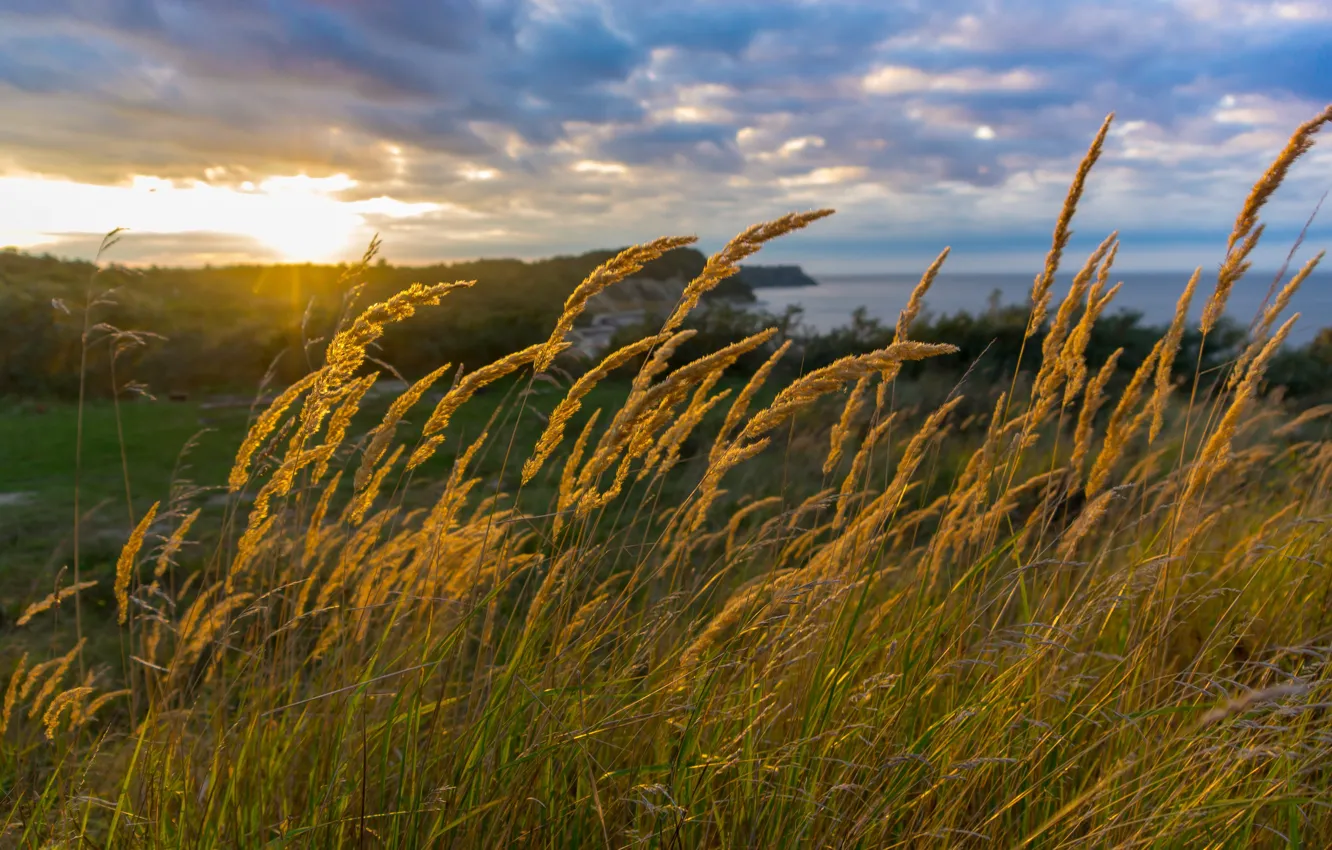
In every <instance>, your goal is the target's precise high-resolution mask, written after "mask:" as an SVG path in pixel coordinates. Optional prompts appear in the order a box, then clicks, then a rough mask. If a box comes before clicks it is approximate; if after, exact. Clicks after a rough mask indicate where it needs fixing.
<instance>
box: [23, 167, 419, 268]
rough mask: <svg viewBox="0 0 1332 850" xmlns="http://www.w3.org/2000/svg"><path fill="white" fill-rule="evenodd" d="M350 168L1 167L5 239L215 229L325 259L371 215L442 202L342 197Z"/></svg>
mask: <svg viewBox="0 0 1332 850" xmlns="http://www.w3.org/2000/svg"><path fill="white" fill-rule="evenodd" d="M356 185H357V183H356V181H355V180H353V179H352V178H350V177H348V176H347V175H346V174H334V175H331V176H329V177H310V176H307V175H304V174H297V175H276V176H272V177H268V178H267V179H265V180H262V181H260V182H259V183H258V184H251V183H249V182H246V183H243V184H241V185H240V186H239V187H231V186H217V185H213V184H210V183H205V182H203V181H201V180H192V181H171V180H164V179H162V178H160V177H150V176H144V175H139V176H136V177H134V178H133V179H132V180H131V181H130V182H129V184H128V185H119V186H98V185H92V184H88V183H76V182H73V181H69V180H58V179H50V178H44V177H39V176H26V175H25V176H13V177H0V197H4V198H5V199H6V200H7V201H8V203H6V204H4V205H3V206H0V245H13V246H15V247H19V248H28V247H33V246H36V245H41V244H45V243H49V242H51V241H53V240H54V239H55V238H58V237H59V236H63V235H68V234H102V233H105V232H107V231H109V230H111V229H113V228H116V227H125V228H128V229H129V230H131V231H133V232H137V233H156V234H182V233H202V232H206V233H219V234H233V235H239V236H246V237H250V238H252V239H254V240H255V241H256V242H258V243H259V244H261V245H263V246H266V247H268V248H270V249H271V250H273V251H274V252H276V253H277V254H278V255H279V256H280V257H281V259H283V260H285V261H288V262H306V261H310V262H313V261H327V260H333V259H337V258H340V257H342V256H343V255H344V254H347V253H348V252H351V251H354V250H355V249H356V248H357V246H356V244H355V242H356V240H357V238H358V232H359V231H361V230H363V229H364V228H365V227H366V224H367V217H369V216H376V217H383V218H410V217H412V216H419V215H424V214H426V213H430V212H434V211H436V210H439V209H440V208H441V207H440V205H439V204H434V203H405V202H403V201H398V200H395V199H393V198H389V197H385V196H381V197H377V198H369V199H365V200H358V201H346V200H342V199H340V198H338V197H337V193H339V192H344V191H346V190H348V189H352V188H355V187H356Z"/></svg>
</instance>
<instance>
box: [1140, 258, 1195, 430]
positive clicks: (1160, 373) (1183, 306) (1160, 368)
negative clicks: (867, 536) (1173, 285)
mask: <svg viewBox="0 0 1332 850" xmlns="http://www.w3.org/2000/svg"><path fill="white" fill-rule="evenodd" d="M1201 277H1202V266H1199V267H1198V268H1197V269H1195V270H1194V272H1193V276H1192V277H1190V278H1189V282H1188V284H1187V285H1186V286H1185V287H1184V292H1183V293H1182V294H1181V295H1180V296H1179V302H1178V303H1177V304H1176V305H1175V317H1174V319H1172V320H1171V322H1170V328H1169V329H1168V330H1167V331H1166V335H1165V341H1164V342H1163V343H1162V346H1161V356H1160V357H1159V358H1158V359H1157V363H1156V385H1155V387H1153V389H1152V399H1151V401H1150V402H1149V404H1148V407H1150V408H1151V411H1152V427H1151V430H1150V431H1148V433H1147V443H1148V444H1149V445H1150V444H1151V443H1154V442H1156V436H1157V434H1159V433H1161V427H1162V425H1164V424H1165V405H1166V400H1167V398H1168V397H1169V395H1170V388H1171V381H1172V377H1173V375H1172V370H1173V368H1174V365H1175V355H1176V353H1178V352H1179V343H1180V340H1181V339H1183V337H1184V321H1185V319H1186V318H1187V317H1188V313H1189V304H1190V303H1191V302H1192V301H1193V291H1194V288H1195V287H1197V285H1198V279H1199V278H1201Z"/></svg>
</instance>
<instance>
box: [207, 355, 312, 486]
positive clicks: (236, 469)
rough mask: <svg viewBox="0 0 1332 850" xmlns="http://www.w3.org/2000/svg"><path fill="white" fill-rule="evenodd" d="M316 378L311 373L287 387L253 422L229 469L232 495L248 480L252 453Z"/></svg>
mask: <svg viewBox="0 0 1332 850" xmlns="http://www.w3.org/2000/svg"><path fill="white" fill-rule="evenodd" d="M318 378H319V373H318V372H311V373H310V374H308V375H306V376H305V377H304V378H301V379H300V380H299V381H297V382H296V383H294V384H292V385H291V386H289V387H287V388H286V389H285V390H283V391H282V393H281V394H280V395H279V396H278V397H277V398H276V399H274V400H273V403H272V404H270V405H269V406H268V409H267V410H265V411H264V412H263V413H262V414H260V416H259V418H258V419H257V420H255V423H254V425H253V426H252V427H251V428H250V431H249V433H247V434H246V435H245V440H244V442H242V443H241V447H240V449H239V450H238V451H237V452H236V462H235V464H234V465H233V466H232V468H231V475H230V477H229V479H228V487H229V489H230V491H231V492H232V493H235V492H237V491H238V490H240V489H241V488H242V487H244V486H245V482H246V481H248V480H249V479H250V460H251V459H252V458H253V457H254V453H255V452H256V451H258V450H259V447H260V446H261V445H262V444H263V442H264V440H266V439H268V436H269V435H270V434H272V433H273V430H274V429H275V428H277V424H278V421H279V420H280V419H281V418H282V414H283V413H286V412H287V408H289V407H291V406H292V404H294V403H295V402H296V399H298V398H300V396H301V394H302V393H304V392H305V391H306V390H308V389H310V387H312V386H314V383H315V381H316V380H318Z"/></svg>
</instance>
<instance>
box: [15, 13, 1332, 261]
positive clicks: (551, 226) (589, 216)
mask: <svg viewBox="0 0 1332 850" xmlns="http://www.w3.org/2000/svg"><path fill="white" fill-rule="evenodd" d="M1329 101H1332V5H1329V4H1327V3H1325V2H1322V0H1287V2H1246V0H1175V2H1173V3H1171V2H1161V1H1160V0H1118V1H1117V2H1113V3H1100V2H1068V0H919V2H884V0H865V2H853V0H823V2H815V1H814V0H803V1H802V0H753V2H749V0H744V1H743V2H742V1H741V0H672V2H657V1H656V0H652V1H649V0H600V1H599V2H593V0H433V2H431V0H0V114H3V115H4V120H3V121H0V176H4V175H11V176H17V175H23V176H27V177H31V176H34V175H43V176H46V177H53V178H64V179H67V180H70V181H75V182H78V183H87V184H103V185H106V184H109V185H129V184H130V182H131V180H132V179H133V178H134V177H135V176H136V175H140V176H141V175H151V176H154V177H159V178H165V179H167V180H171V181H177V185H187V184H188V181H193V180H198V181H204V182H206V183H209V184H211V185H213V186H215V187H229V188H235V189H238V190H241V189H242V187H248V186H251V185H261V184H262V183H263V181H264V180H265V179H266V178H269V177H272V176H275V175H296V174H308V175H310V176H312V177H320V178H327V177H331V176H333V175H337V174H345V175H347V177H348V178H350V179H349V180H346V181H342V182H341V183H329V184H328V185H330V186H335V187H341V186H347V187H348V188H337V189H336V192H335V197H337V198H338V199H341V200H345V201H347V202H349V204H352V205H351V206H348V207H346V209H347V210H348V211H349V212H348V215H349V216H351V219H350V220H351V221H353V222H354V223H355V225H356V228H355V230H354V232H352V233H351V234H350V241H351V242H357V243H358V244H349V245H348V246H347V250H348V253H355V252H356V251H357V248H358V247H359V245H363V244H364V238H366V237H368V235H369V233H371V232H373V231H374V230H379V231H380V232H381V233H382V235H383V237H384V240H385V253H386V255H387V256H388V257H389V258H390V259H392V260H394V261H400V262H423V261H429V260H437V259H447V258H462V257H475V256H495V255H519V256H528V257H532V256H543V255H550V254H555V253H569V252H575V251H581V250H585V249H589V248H594V247H611V246H615V245H622V244H627V243H630V242H637V241H645V240H647V239H649V238H652V237H655V236H658V235H664V234H668V233H697V234H699V235H700V236H701V237H703V243H704V247H705V248H714V247H716V246H717V245H719V244H720V243H722V242H724V241H725V239H726V238H727V237H729V236H730V235H732V234H733V233H735V232H737V231H738V230H740V229H742V228H743V227H744V226H745V225H747V224H750V223H753V222H755V221H758V220H761V219H766V218H770V217H773V216H776V215H779V214H781V213H784V212H787V211H790V210H798V209H808V208H811V207H816V206H817V207H822V206H832V207H836V208H837V209H838V210H839V214H838V215H837V216H835V217H834V218H832V219H830V220H827V221H824V222H820V223H819V224H818V225H816V227H815V228H812V229H811V231H809V232H807V233H802V234H799V235H797V236H795V237H791V238H790V239H789V241H787V242H785V243H783V244H781V245H776V246H773V248H772V249H771V250H770V251H765V253H764V255H763V257H764V259H766V260H768V261H779V260H795V261H799V262H802V263H804V264H805V265H806V266H807V267H809V268H811V269H814V270H823V271H866V270H876V269H886V270H910V269H913V268H918V267H919V265H920V264H921V263H923V262H924V261H926V260H927V259H928V258H929V257H932V256H933V255H934V254H935V253H936V252H937V251H938V250H939V249H940V248H941V247H943V246H944V245H952V246H953V247H954V250H955V252H956V253H955V256H954V262H955V265H954V267H955V268H977V269H982V268H993V269H1002V270H1007V269H1024V270H1025V269H1028V268H1029V267H1030V266H1031V265H1032V264H1033V262H1034V261H1035V259H1036V258H1038V257H1039V256H1040V254H1041V253H1042V251H1043V250H1044V248H1045V247H1046V246H1047V245H1048V243H1049V233H1050V229H1051V226H1052V224H1053V220H1054V217H1055V215H1056V214H1057V212H1058V208H1059V203H1060V201H1061V199H1062V196H1063V194H1064V191H1065V189H1066V187H1067V183H1068V179H1069V176H1070V174H1071V171H1072V168H1073V166H1074V165H1075V163H1076V162H1077V159H1078V158H1079V157H1080V156H1081V154H1082V152H1083V151H1084V150H1085V148H1086V145H1087V142H1088V141H1089V140H1090V138H1091V136H1092V135H1093V134H1094V132H1095V130H1096V128H1097V126H1098V125H1099V124H1100V122H1101V120H1102V119H1103V118H1104V117H1105V115H1106V114H1107V113H1109V112H1111V111H1114V112H1116V113H1117V122H1116V129H1115V131H1114V134H1113V136H1112V138H1111V140H1110V143H1109V145H1108V147H1107V153H1106V156H1105V157H1104V159H1103V160H1102V163H1101V165H1100V166H1099V168H1098V171H1097V173H1096V175H1095V176H1094V178H1093V181H1092V184H1091V188H1090V190H1089V197H1088V203H1087V205H1086V207H1085V210H1084V212H1083V214H1082V216H1081V217H1080V218H1079V220H1078V222H1077V229H1078V233H1079V239H1078V241H1077V242H1075V248H1079V247H1081V246H1083V245H1085V244H1091V243H1094V242H1096V241H1099V240H1100V238H1102V237H1103V236H1104V235H1105V234H1106V233H1107V232H1108V231H1109V230H1111V229H1114V228H1118V229H1119V230H1120V231H1121V233H1122V234H1123V235H1124V242H1125V244H1124V248H1123V250H1122V251H1121V254H1120V257H1121V261H1122V264H1123V265H1124V266H1125V267H1127V268H1132V267H1138V268H1171V269H1173V268H1180V267H1188V266H1193V265H1209V266H1210V265H1214V264H1215V263H1216V262H1217V261H1218V260H1219V259H1220V252H1221V249H1222V247H1223V245H1224V238H1225V234H1226V233H1227V232H1228V229H1229V225H1230V223H1231V222H1232V221H1233V218H1234V215H1235V213H1236V212H1237V211H1238V208H1239V205H1240V203H1241V201H1242V199H1243V197H1244V195H1245V194H1246V192H1247V191H1248V187H1249V186H1250V185H1251V184H1252V182H1253V180H1254V178H1255V177H1257V175H1258V174H1260V173H1261V171H1262V169H1263V168H1264V167H1265V165H1266V163H1267V162H1268V161H1269V160H1270V159H1271V157H1272V156H1273V155H1274V154H1275V153H1276V151H1277V150H1279V149H1280V146H1281V145H1282V144H1283V142H1284V141H1285V139H1286V137H1287V136H1288V135H1289V133H1290V131H1291V130H1292V129H1293V128H1294V127H1295V126H1296V125H1297V124H1299V123H1300V122H1301V121H1303V120H1305V119H1307V118H1309V117H1310V116H1312V115H1313V114H1315V113H1316V112H1317V111H1318V110H1319V109H1321V108H1322V107H1323V106H1324V104H1326V103H1327V102H1329ZM1326 135H1327V137H1326V138H1325V139H1324V144H1323V145H1322V146H1321V147H1320V148H1318V149H1316V150H1315V152H1314V154H1313V155H1311V156H1310V157H1308V158H1307V159H1306V160H1304V161H1303V162H1302V163H1301V165H1300V166H1299V167H1298V168H1297V169H1296V172H1295V173H1294V174H1293V175H1292V177H1293V179H1292V181H1291V182H1290V184H1289V185H1288V186H1287V187H1286V188H1284V189H1283V190H1282V193H1281V194H1280V195H1279V196H1278V198H1277V200H1276V201H1274V202H1273V204H1272V205H1271V207H1270V212H1269V213H1268V216H1267V217H1268V220H1269V222H1270V231H1269V232H1270V233H1271V236H1272V239H1271V242H1270V243H1269V244H1270V245H1271V247H1270V248H1269V253H1268V254H1267V255H1265V256H1266V257H1273V256H1276V255H1277V254H1280V253H1284V250H1285V248H1286V247H1287V246H1288V244H1289V240H1290V239H1291V238H1293V235H1294V233H1295V232H1296V231H1298V229H1299V226H1300V224H1302V223H1303V221H1304V219H1305V218H1306V217H1307V215H1308V214H1309V212H1310V211H1311V209H1312V208H1313V206H1314V204H1315V203H1316V202H1317V200H1318V197H1319V196H1320V195H1321V194H1322V193H1323V192H1324V191H1325V190H1326V189H1327V188H1328V187H1329V186H1332V134H1326ZM352 183H354V185H351V184H352ZM0 185H3V184H0ZM163 185H166V184H163ZM247 190H248V189H247ZM386 198H387V199H392V200H391V201H386V200H384V199H386ZM13 202H14V201H13V199H5V198H3V197H0V205H6V204H10V203H13ZM353 202H355V203H353ZM23 203H25V204H27V203H33V201H32V200H31V199H30V198H24V199H23ZM36 203H55V201H41V200H40V198H39V200H38V201H37V202H36ZM412 205H415V206H412ZM38 212H41V211H40V210H39V211H38ZM97 213H98V214H99V215H108V216H112V217H113V216H114V213H115V211H114V210H98V211H97ZM63 215H65V213H64V212H62V211H60V210H56V211H51V210H47V211H46V212H45V214H44V215H37V220H40V221H42V222H44V223H43V224H42V225H41V226H40V229H41V232H43V233H46V234H49V235H50V241H51V242H52V243H53V244H54V245H55V248H54V249H53V250H56V251H58V252H60V253H79V252H86V251H87V249H88V246H90V245H92V244H93V243H95V242H96V239H95V238H94V237H92V236H90V235H89V233H88V232H80V231H81V230H82V231H91V230H92V229H93V228H92V224H91V223H85V222H89V221H91V219H90V218H89V217H88V216H86V215H84V216H80V215H73V214H72V213H71V214H70V217H69V218H68V219H67V220H68V221H69V222H70V223H69V224H68V225H64V226H62V225H61V222H62V221H65V220H66V219H64V218H62V216H63ZM99 220H100V219H99ZM36 226H37V225H34V227H36ZM221 229H225V228H221ZM61 231H69V232H66V233H63V234H62V233H61ZM1329 235H1332V229H1329V228H1328V227H1327V226H1323V225H1320V226H1319V227H1317V228H1316V229H1315V231H1314V233H1313V234H1312V235H1311V237H1310V241H1311V243H1313V244H1315V245H1318V246H1321V245H1324V244H1326V243H1327V242H1328V241H1329V240H1328V238H1327V237H1328V236H1329ZM1282 240H1285V241H1284V242H1283V241H1282ZM118 250H119V252H120V256H121V258H122V259H131V260H133V259H136V258H138V259H153V260H156V261H159V262H171V261H177V262H191V261H199V260H200V259H201V258H217V257H223V258H241V257H244V256H247V255H249V256H254V257H264V256H266V254H265V252H266V251H268V252H271V250H272V246H271V245H269V246H267V247H266V246H265V245H264V244H263V243H262V242H260V241H258V240H255V239H253V238H251V237H249V236H246V237H244V238H241V239H239V241H238V237H237V235H236V234H235V233H230V234H228V233H219V234H214V235H209V234H199V233H192V234H191V233H186V234H179V233H176V234H158V235H153V234H142V235H141V236H140V235H139V234H135V235H133V236H131V238H129V239H127V240H126V241H125V242H124V243H123V245H122V246H121V247H120V248H119V249H118ZM1272 265H1275V263H1272Z"/></svg>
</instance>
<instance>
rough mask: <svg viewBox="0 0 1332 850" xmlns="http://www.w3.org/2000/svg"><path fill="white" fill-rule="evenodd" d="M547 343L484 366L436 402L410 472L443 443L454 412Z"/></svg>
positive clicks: (409, 463)
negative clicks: (445, 430)
mask: <svg viewBox="0 0 1332 850" xmlns="http://www.w3.org/2000/svg"><path fill="white" fill-rule="evenodd" d="M548 345H549V343H544V342H541V343H537V344H536V345H529V346H528V347H527V348H524V349H522V350H521V351H515V352H513V353H512V354H510V355H508V356H507V357H502V358H500V359H499V360H496V361H495V362H494V363H491V364H489V365H486V366H482V367H481V368H480V369H477V370H476V371H475V372H473V373H472V374H470V375H468V376H467V377H465V378H463V379H462V380H461V381H459V382H458V385H457V386H456V387H454V388H453V389H451V390H449V391H448V392H447V393H445V395H444V397H443V398H442V399H440V400H439V403H438V404H436V405H435V409H434V411H433V412H432V413H431V414H430V418H429V419H428V420H426V424H425V428H424V429H423V430H422V432H421V433H422V435H423V436H425V437H426V438H427V439H426V441H425V442H423V443H422V444H421V445H420V446H419V447H417V449H416V451H414V452H412V456H411V457H410V458H408V459H407V469H408V471H411V470H413V469H416V468H417V467H418V466H420V465H421V464H423V463H425V462H426V461H427V460H429V459H430V457H431V455H433V454H434V453H435V449H437V448H439V445H440V444H441V443H443V442H444V434H443V433H442V432H443V431H444V429H445V428H447V427H449V420H450V419H451V418H452V417H453V414H454V413H455V412H456V411H457V410H458V408H460V407H462V406H463V405H464V404H466V403H467V401H468V399H470V398H471V397H472V396H473V395H475V394H476V392H477V390H479V389H481V388H482V387H485V386H487V385H489V384H493V383H495V382H496V381H498V380H499V379H500V378H503V377H505V376H506V375H510V374H512V373H513V372H516V371H517V370H518V369H520V368H522V367H523V366H526V365H527V364H528V363H531V362H532V361H534V360H535V359H536V358H537V357H539V356H541V354H542V352H545V351H546V349H547V347H548ZM555 345H556V346H557V347H560V348H561V350H562V349H563V348H565V347H568V343H564V342H558V343H555Z"/></svg>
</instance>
